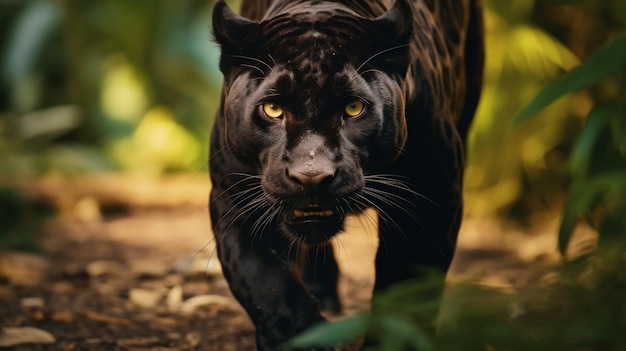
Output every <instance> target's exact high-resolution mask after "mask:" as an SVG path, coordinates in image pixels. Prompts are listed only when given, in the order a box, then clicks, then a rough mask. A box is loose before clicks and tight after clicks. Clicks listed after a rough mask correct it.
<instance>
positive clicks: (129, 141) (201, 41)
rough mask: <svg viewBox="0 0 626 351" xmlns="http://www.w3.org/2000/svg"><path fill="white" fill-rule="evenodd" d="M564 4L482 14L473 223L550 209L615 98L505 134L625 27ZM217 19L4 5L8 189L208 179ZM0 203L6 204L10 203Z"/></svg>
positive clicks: (204, 13)
mask: <svg viewBox="0 0 626 351" xmlns="http://www.w3.org/2000/svg"><path fill="white" fill-rule="evenodd" d="M567 2H568V3H564V1H550V0H511V1H498V0H487V1H485V5H486V12H485V19H486V40H487V45H486V47H487V62H486V73H485V85H484V90H483V95H482V101H481V104H480V107H479V111H478V114H477V116H476V119H475V122H474V124H473V127H472V130H471V136H470V139H469V156H468V163H469V164H468V168H467V173H466V193H467V194H466V198H467V207H466V210H467V215H468V216H497V217H502V218H507V219H513V220H516V221H521V222H524V221H528V220H529V219H532V218H533V216H534V215H535V214H537V213H544V212H545V211H546V210H551V209H554V208H555V207H557V208H558V206H559V205H560V203H561V201H562V198H563V195H564V192H565V189H566V187H567V184H568V172H567V156H568V154H569V153H570V150H571V149H572V145H573V142H574V140H575V138H576V136H577V134H578V132H579V130H580V128H581V126H582V124H583V122H584V118H585V116H587V114H588V112H589V110H590V109H591V107H592V106H593V105H594V104H595V102H597V101H598V100H601V99H602V98H603V97H604V96H606V95H611V94H613V95H614V94H615V93H616V90H617V89H618V84H616V83H615V82H614V81H609V82H607V83H606V84H602V85H599V86H597V87H595V88H594V89H588V90H585V91H584V92H581V93H577V94H573V95H571V96H569V97H567V98H564V99H561V100H559V101H558V103H556V104H553V105H552V106H550V107H549V108H548V109H545V110H544V111H543V112H541V114H540V115H541V116H543V117H542V118H536V119H533V120H532V121H531V122H529V123H526V124H524V125H523V126H522V127H520V128H517V129H515V130H511V129H510V128H509V127H510V124H511V120H512V118H513V117H514V115H515V113H516V111H518V110H519V109H520V108H521V107H522V106H523V105H524V104H525V103H527V102H528V101H529V100H530V99H531V98H532V97H533V96H534V95H535V94H536V93H537V91H539V89H540V88H542V87H543V86H545V85H546V84H547V83H549V82H550V81H551V80H553V79H554V78H556V77H558V76H559V75H560V74H562V73H563V72H565V71H566V70H569V69H571V68H572V67H574V66H576V65H578V64H579V63H580V61H581V58H584V57H586V56H587V55H588V54H589V53H591V52H593V51H594V50H596V49H598V47H599V46H601V45H602V44H603V43H605V42H606V41H607V39H608V38H610V37H611V36H613V35H614V34H615V33H617V32H618V31H619V30H620V29H621V28H622V27H621V25H623V24H624V23H626V18H625V17H626V9H625V6H624V2H623V1H621V0H604V1H581V0H579V1H567ZM229 3H230V5H231V6H232V7H233V8H238V7H239V4H238V1H230V2H229ZM572 3H574V4H572ZM211 6H212V1H210V0H161V1H144V0H100V1H80V0H63V1H60V0H29V1H23V0H2V1H1V2H0V178H1V179H2V182H3V183H4V184H5V185H4V187H5V188H6V187H10V185H11V183H12V182H14V181H19V182H21V183H24V182H27V181H29V180H35V179H41V178H42V177H43V178H50V177H52V178H59V177H61V178H63V177H65V178H67V177H69V178H72V177H77V176H85V175H94V174H102V173H106V174H110V173H112V172H113V173H116V174H132V175H133V176H137V177H145V178H151V179H153V178H159V177H163V176H170V175H173V174H193V175H195V177H198V178H206V177H207V176H206V175H205V174H204V173H206V172H207V167H206V165H207V155H208V146H207V145H208V136H209V132H210V126H211V121H212V118H213V115H214V111H215V110H216V106H217V101H218V97H219V90H220V84H221V74H220V72H219V70H218V67H217V61H218V54H219V52H218V47H217V45H216V44H215V43H213V42H212V40H211V34H210V29H209V28H210V11H211ZM7 196H8V195H7ZM7 196H5V198H4V199H2V198H0V204H2V201H4V203H5V205H6V203H7V202H11V201H14V200H11V199H13V198H12V197H10V196H9V197H7ZM11 196H13V195H11Z"/></svg>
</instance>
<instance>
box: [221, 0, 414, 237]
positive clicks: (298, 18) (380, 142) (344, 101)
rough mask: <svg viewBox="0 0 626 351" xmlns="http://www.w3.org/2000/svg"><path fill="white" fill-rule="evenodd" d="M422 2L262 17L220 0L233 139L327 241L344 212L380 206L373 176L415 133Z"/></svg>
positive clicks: (293, 220)
mask: <svg viewBox="0 0 626 351" xmlns="http://www.w3.org/2000/svg"><path fill="white" fill-rule="evenodd" d="M412 11H413V10H412V8H411V6H410V5H409V4H408V2H407V1H406V0H398V1H396V3H395V5H394V6H393V7H392V8H391V9H389V10H388V11H387V12H385V13H383V14H381V15H380V16H378V17H375V16H374V15H372V14H369V15H368V14H364V13H361V14H359V13H356V12H355V11H354V10H351V9H349V8H347V7H345V6H343V5H341V4H339V3H330V2H320V1H304V2H299V3H297V4H295V5H285V6H283V7H274V8H272V9H270V11H269V13H268V15H267V16H266V17H265V19H264V20H262V21H260V22H254V21H251V20H248V19H246V18H243V17H240V16H238V15H236V14H235V13H233V12H232V11H231V10H230V9H229V8H228V6H226V4H225V3H224V2H223V1H217V2H216V5H215V8H214V12H213V29H214V35H215V39H216V41H217V42H218V43H219V44H220V46H221V49H222V56H221V59H220V69H221V70H222V72H223V74H224V90H223V100H222V107H221V110H220V111H221V114H222V115H223V118H224V120H225V122H224V126H225V128H224V130H223V131H222V132H223V133H224V135H223V138H224V140H225V143H226V146H227V147H228V149H229V150H230V151H231V152H232V153H233V154H234V156H235V157H236V158H237V159H238V161H240V162H242V163H244V164H248V165H252V166H253V167H254V168H256V169H257V171H258V173H259V174H260V175H261V179H262V182H261V185H262V188H263V192H264V195H265V197H266V200H267V201H268V202H269V203H270V204H272V206H273V207H274V208H275V209H277V210H278V211H280V213H281V214H280V215H281V222H282V227H283V230H284V232H285V233H286V234H288V235H289V236H291V237H296V238H298V239H301V240H302V241H304V242H308V243H319V242H325V241H327V240H328V239H329V238H330V237H332V236H333V235H335V234H336V233H337V232H339V231H341V230H342V229H343V222H344V218H345V216H346V214H350V213H357V212H360V211H363V210H364V209H365V208H367V207H372V206H373V205H374V204H373V202H375V197H376V194H369V195H370V196H367V191H366V183H367V181H368V175H371V174H373V173H375V172H376V170H377V169H380V168H381V167H384V166H385V165H387V164H389V163H390V162H392V161H393V160H394V159H395V158H396V157H397V156H398V154H399V152H400V150H401V149H402V147H403V145H404V143H405V141H406V138H407V131H406V122H405V116H404V104H405V96H404V92H403V84H404V83H403V81H404V77H405V75H406V73H407V69H408V65H409V56H410V53H409V47H408V42H409V38H410V37H411V33H412V30H413V25H412V23H413V15H412Z"/></svg>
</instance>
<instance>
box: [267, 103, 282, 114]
mask: <svg viewBox="0 0 626 351" xmlns="http://www.w3.org/2000/svg"><path fill="white" fill-rule="evenodd" d="M263 112H265V114H266V115H267V116H268V117H270V118H278V117H280V116H282V115H283V108H282V107H280V105H279V104H276V103H273V102H266V103H264V104H263Z"/></svg>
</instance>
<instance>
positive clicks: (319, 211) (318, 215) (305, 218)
mask: <svg viewBox="0 0 626 351" xmlns="http://www.w3.org/2000/svg"><path fill="white" fill-rule="evenodd" d="M288 218H289V222H290V223H291V224H294V225H297V224H301V223H313V222H337V221H341V216H339V214H338V213H337V212H336V211H334V210H332V209H328V208H323V207H318V206H309V207H304V208H296V209H293V210H292V211H291V213H290V216H288Z"/></svg>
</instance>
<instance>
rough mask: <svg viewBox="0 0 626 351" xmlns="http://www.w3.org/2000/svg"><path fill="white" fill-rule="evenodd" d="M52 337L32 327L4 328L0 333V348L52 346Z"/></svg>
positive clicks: (53, 341) (53, 340)
mask: <svg viewBox="0 0 626 351" xmlns="http://www.w3.org/2000/svg"><path fill="white" fill-rule="evenodd" d="M55 341H56V340H55V339H54V336H52V334H50V333H48V332H47V331H45V330H42V329H38V328H34V327H6V328H3V329H2V331H1V332H0V347H11V346H16V345H22V344H54V343H55Z"/></svg>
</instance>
